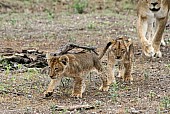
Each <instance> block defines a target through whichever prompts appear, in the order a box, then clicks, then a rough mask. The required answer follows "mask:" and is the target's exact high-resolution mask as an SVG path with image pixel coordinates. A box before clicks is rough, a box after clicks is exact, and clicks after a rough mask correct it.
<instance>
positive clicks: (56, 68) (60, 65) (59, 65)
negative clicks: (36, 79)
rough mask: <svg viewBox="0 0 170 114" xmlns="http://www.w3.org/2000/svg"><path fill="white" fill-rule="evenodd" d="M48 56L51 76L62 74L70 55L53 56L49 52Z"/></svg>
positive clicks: (53, 77)
mask: <svg viewBox="0 0 170 114" xmlns="http://www.w3.org/2000/svg"><path fill="white" fill-rule="evenodd" d="M46 57H47V62H48V65H49V76H50V77H51V78H52V79H55V78H56V77H57V76H61V74H62V73H63V72H64V71H65V68H66V66H67V64H68V57H67V56H66V55H62V56H51V55H49V54H47V55H46Z"/></svg>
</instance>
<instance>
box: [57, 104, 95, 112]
mask: <svg viewBox="0 0 170 114" xmlns="http://www.w3.org/2000/svg"><path fill="white" fill-rule="evenodd" d="M94 108H95V107H94V106H90V105H75V106H58V105H56V107H55V110H57V111H62V110H68V111H73V110H80V109H85V110H90V109H94Z"/></svg>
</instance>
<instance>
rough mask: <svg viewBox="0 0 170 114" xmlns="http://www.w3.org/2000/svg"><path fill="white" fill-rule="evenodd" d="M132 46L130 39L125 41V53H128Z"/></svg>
mask: <svg viewBox="0 0 170 114" xmlns="http://www.w3.org/2000/svg"><path fill="white" fill-rule="evenodd" d="M132 44H133V42H132V39H130V38H128V39H127V40H125V45H126V48H127V51H129V48H130V46H131V45H132Z"/></svg>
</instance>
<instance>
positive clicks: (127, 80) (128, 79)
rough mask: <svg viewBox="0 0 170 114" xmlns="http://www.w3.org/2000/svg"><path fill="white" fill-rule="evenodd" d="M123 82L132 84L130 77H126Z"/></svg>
mask: <svg viewBox="0 0 170 114" xmlns="http://www.w3.org/2000/svg"><path fill="white" fill-rule="evenodd" d="M123 81H124V82H128V83H130V84H133V78H132V76H126V77H125V78H124V79H123Z"/></svg>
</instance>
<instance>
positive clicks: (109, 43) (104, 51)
mask: <svg viewBox="0 0 170 114" xmlns="http://www.w3.org/2000/svg"><path fill="white" fill-rule="evenodd" d="M110 45H112V42H108V43H107V45H106V47H105V48H104V49H103V51H102V53H101V54H100V55H99V59H101V58H102V57H103V56H104V54H105V53H106V51H107V49H108V48H109V47H110Z"/></svg>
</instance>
